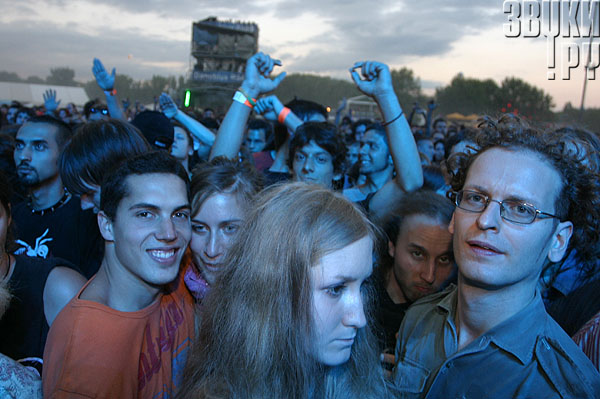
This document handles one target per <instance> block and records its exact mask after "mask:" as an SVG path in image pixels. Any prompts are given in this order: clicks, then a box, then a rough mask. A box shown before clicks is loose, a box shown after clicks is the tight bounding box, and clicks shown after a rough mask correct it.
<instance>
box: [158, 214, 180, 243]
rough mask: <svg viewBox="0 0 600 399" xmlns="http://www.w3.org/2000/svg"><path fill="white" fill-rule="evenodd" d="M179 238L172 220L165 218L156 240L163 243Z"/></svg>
mask: <svg viewBox="0 0 600 399" xmlns="http://www.w3.org/2000/svg"><path fill="white" fill-rule="evenodd" d="M176 237H177V230H176V229H175V224H174V223H173V220H171V218H165V219H164V220H162V221H161V222H160V225H159V229H158V232H157V234H156V238H157V239H159V240H161V241H173V240H174V239H175V238H176Z"/></svg>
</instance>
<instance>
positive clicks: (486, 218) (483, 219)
mask: <svg viewBox="0 0 600 399" xmlns="http://www.w3.org/2000/svg"><path fill="white" fill-rule="evenodd" d="M501 206H502V205H500V204H499V203H497V202H496V201H492V200H490V202H489V203H488V204H487V206H486V207H485V209H484V210H483V212H481V213H480V214H479V215H478V217H477V225H478V226H479V228H480V229H482V230H489V229H497V228H498V225H499V223H500V219H501V217H500V207H501Z"/></svg>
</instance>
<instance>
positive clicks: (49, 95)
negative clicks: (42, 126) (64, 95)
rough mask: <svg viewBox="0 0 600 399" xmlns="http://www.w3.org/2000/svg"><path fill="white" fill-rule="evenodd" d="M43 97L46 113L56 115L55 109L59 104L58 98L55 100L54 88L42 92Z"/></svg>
mask: <svg viewBox="0 0 600 399" xmlns="http://www.w3.org/2000/svg"><path fill="white" fill-rule="evenodd" d="M42 96H43V97H44V108H46V115H50V116H56V110H57V109H58V106H59V105H60V100H58V101H56V90H52V89H48V90H46V91H45V92H44V94H42Z"/></svg>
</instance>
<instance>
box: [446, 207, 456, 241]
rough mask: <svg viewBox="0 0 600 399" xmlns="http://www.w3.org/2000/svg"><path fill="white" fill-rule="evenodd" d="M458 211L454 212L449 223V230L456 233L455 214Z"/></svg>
mask: <svg viewBox="0 0 600 399" xmlns="http://www.w3.org/2000/svg"><path fill="white" fill-rule="evenodd" d="M455 213H456V212H452V219H450V224H449V225H448V231H449V232H450V234H452V235H454V214H455Z"/></svg>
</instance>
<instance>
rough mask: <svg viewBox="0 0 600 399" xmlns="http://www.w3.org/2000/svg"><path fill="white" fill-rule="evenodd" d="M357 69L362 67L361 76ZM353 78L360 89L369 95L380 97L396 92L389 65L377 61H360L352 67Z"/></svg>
mask: <svg viewBox="0 0 600 399" xmlns="http://www.w3.org/2000/svg"><path fill="white" fill-rule="evenodd" d="M357 69H360V75H362V77H363V79H361V78H360V76H359V74H358V72H356V70H357ZM350 75H352V80H354V83H356V86H357V87H358V90H360V91H361V92H363V93H364V94H366V95H367V96H369V97H375V98H379V97H382V96H386V95H389V94H393V93H394V88H393V86H392V76H391V75H390V69H389V68H388V66H387V65H386V64H384V63H381V62H376V61H359V62H356V63H355V64H354V65H353V66H352V68H350Z"/></svg>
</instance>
